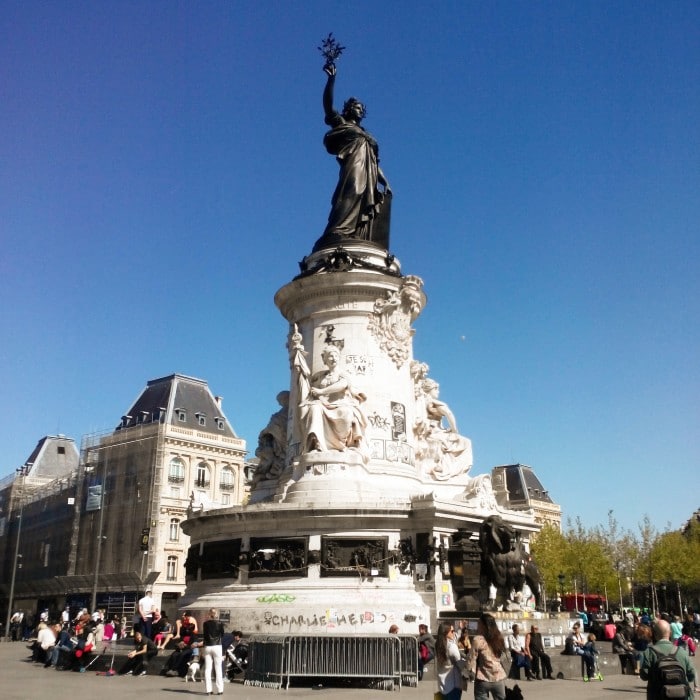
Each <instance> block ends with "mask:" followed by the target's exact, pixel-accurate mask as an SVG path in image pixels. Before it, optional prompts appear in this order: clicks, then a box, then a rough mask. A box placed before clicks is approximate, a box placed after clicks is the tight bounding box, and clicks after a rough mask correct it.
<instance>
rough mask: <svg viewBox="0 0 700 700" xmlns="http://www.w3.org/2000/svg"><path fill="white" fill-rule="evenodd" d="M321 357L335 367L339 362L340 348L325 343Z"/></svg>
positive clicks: (327, 363)
mask: <svg viewBox="0 0 700 700" xmlns="http://www.w3.org/2000/svg"><path fill="white" fill-rule="evenodd" d="M321 359H322V360H323V361H324V363H325V364H326V365H327V366H329V367H336V366H337V365H338V363H339V362H340V350H338V348H337V347H336V346H335V345H326V347H325V348H324V350H323V352H322V353H321Z"/></svg>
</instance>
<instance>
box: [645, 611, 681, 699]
mask: <svg viewBox="0 0 700 700" xmlns="http://www.w3.org/2000/svg"><path fill="white" fill-rule="evenodd" d="M653 634H654V640H655V643H654V644H652V645H650V646H649V647H647V649H646V650H645V651H644V652H643V653H642V657H641V665H640V669H639V677H640V678H641V679H642V680H643V681H648V683H647V700H661V699H662V698H665V697H669V696H668V695H667V694H664V689H663V687H662V685H661V683H662V679H660V678H659V674H658V672H657V671H658V668H659V660H660V657H663V656H668V655H675V659H676V661H677V662H678V663H679V664H680V666H682V667H683V668H684V670H685V697H686V698H687V699H688V700H689V699H690V698H692V697H693V688H692V686H691V683H693V684H694V683H695V668H694V667H693V664H692V663H691V661H690V657H689V656H688V654H687V652H686V650H685V649H682V648H679V647H677V646H675V644H674V643H673V642H672V641H671V626H670V625H669V624H668V622H666V620H657V621H656V622H655V623H654V628H653ZM667 687H668V686H667ZM671 687H673V688H675V687H676V686H671ZM679 687H682V684H679ZM673 697H682V696H681V695H680V693H679V695H677V696H673Z"/></svg>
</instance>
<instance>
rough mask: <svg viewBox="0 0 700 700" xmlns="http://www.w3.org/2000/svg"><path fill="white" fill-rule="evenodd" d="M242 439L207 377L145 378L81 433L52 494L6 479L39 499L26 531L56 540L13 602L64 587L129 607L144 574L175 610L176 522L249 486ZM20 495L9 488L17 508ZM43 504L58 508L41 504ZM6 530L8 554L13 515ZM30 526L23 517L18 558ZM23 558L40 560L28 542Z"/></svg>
mask: <svg viewBox="0 0 700 700" xmlns="http://www.w3.org/2000/svg"><path fill="white" fill-rule="evenodd" d="M245 449H246V447H245V441H244V440H242V439H240V438H239V437H238V436H237V435H236V434H235V432H234V430H233V428H232V427H231V424H230V423H229V421H228V419H227V418H226V416H225V415H224V413H223V410H222V407H221V399H220V398H218V397H215V396H214V395H213V394H212V393H211V391H210V389H209V387H208V385H207V383H206V382H205V381H203V380H201V379H196V378H193V377H187V376H184V375H180V374H172V375H169V376H166V377H162V378H160V379H155V380H152V381H149V382H148V383H147V385H146V387H145V389H144V390H143V391H142V392H141V393H140V394H139V396H138V397H137V399H136V400H135V401H134V402H133V404H132V405H131V407H130V408H129V410H128V411H127V412H126V413H125V414H124V415H123V416H122V418H121V420H120V421H119V424H118V425H117V426H116V428H115V429H114V430H113V431H111V432H109V433H104V434H99V435H89V436H86V437H85V438H84V439H83V443H82V446H81V453H80V459H79V460H78V457H77V450H75V447H74V450H75V454H74V456H75V459H74V463H73V465H72V471H71V472H69V475H68V476H65V477H62V479H63V482H65V483H64V485H63V487H62V488H61V489H59V488H58V486H55V487H53V488H54V490H55V491H57V493H58V494H59V495H56V496H54V501H55V503H54V502H53V501H51V500H50V499H48V498H43V497H41V496H39V494H38V492H35V495H36V496H37V498H35V499H34V500H32V504H31V505H30V504H29V501H28V498H27V497H26V489H27V482H28V479H29V478H28V477H26V476H25V477H16V478H13V479H12V482H13V484H14V486H13V488H14V489H15V494H16V493H17V489H18V488H24V489H25V505H24V508H25V510H26V511H27V513H29V512H30V511H31V512H32V513H33V512H34V510H36V511H37V513H36V518H34V516H32V518H34V519H35V520H36V523H35V529H36V533H35V535H34V536H33V539H36V540H37V541H39V540H41V539H42V537H44V538H45V539H46V538H49V536H51V537H54V538H56V539H57V540H58V541H60V542H61V546H58V545H55V546H52V547H51V548H50V549H49V551H50V552H51V555H50V556H48V557H47V556H44V557H43V559H41V561H47V562H48V564H47V565H46V566H44V567H43V568H42V569H41V571H40V572H38V573H37V571H34V569H32V570H31V571H30V569H29V568H25V567H23V571H22V575H21V576H18V577H17V585H16V590H15V600H17V601H18V605H19V603H20V602H21V603H22V605H23V606H24V608H26V609H27V610H33V609H35V605H39V604H40V605H41V606H44V605H45V606H46V607H50V608H51V607H60V606H62V605H63V604H64V599H66V598H67V599H68V603H69V604H70V605H71V606H72V607H74V608H76V607H81V606H83V605H84V606H86V607H91V606H93V605H97V606H98V607H104V608H106V609H108V611H110V612H112V611H114V612H120V613H124V612H126V613H127V615H128V613H129V612H133V611H134V609H135V605H136V601H137V600H138V598H139V597H140V596H141V595H143V591H144V589H145V587H146V586H149V587H151V588H152V589H153V595H154V598H155V599H156V601H157V603H158V605H159V607H162V608H164V609H166V610H167V611H168V612H169V613H170V611H173V612H174V609H175V608H176V606H177V600H178V599H179V597H180V596H181V595H182V593H183V592H184V588H185V558H186V556H187V551H188V548H189V538H188V537H187V536H186V535H185V534H184V533H183V532H182V530H181V528H180V522H181V521H182V520H184V519H185V517H186V514H187V511H188V509H190V510H191V509H193V508H194V509H197V508H205V507H216V506H219V507H221V506H227V505H234V504H239V503H241V502H243V501H244V500H245V499H246V498H247V494H248V489H249V487H248V483H247V478H246V468H245V465H244V458H245ZM54 481H57V482H58V481H60V480H56V479H54ZM19 502H20V501H19V499H18V498H17V497H15V499H14V505H13V509H14V512H17V506H18V504H19ZM59 506H60V507H59ZM47 509H52V510H51V512H52V513H53V511H56V513H54V514H53V515H50V516H49V513H48V510H47ZM59 511H60V517H59V516H58V515H57V513H59ZM64 511H65V512H64ZM41 513H45V514H46V517H43V516H42V515H41ZM10 519H11V518H10ZM16 520H17V518H15V521H16ZM28 520H29V516H28V515H25V516H24V521H25V523H26V522H28ZM6 530H7V536H5V537H0V542H2V545H1V546H2V547H3V548H2V549H0V552H5V554H4V559H3V561H4V562H7V561H8V556H9V557H10V559H11V554H7V553H8V552H10V551H11V550H12V548H13V547H14V546H15V543H16V542H17V533H16V527H15V528H14V529H13V530H12V531H10V528H6ZM29 532H30V531H29V530H28V529H27V526H26V525H25V527H24V528H23V530H22V534H21V536H20V546H19V550H20V556H21V558H22V561H25V560H27V559H28V556H27V554H25V552H28V547H29V542H28V539H27V538H28V536H29ZM47 541H48V539H47ZM37 546H38V545H36V544H33V545H32V547H33V548H34V549H36V548H37ZM37 552H39V550H37ZM43 552H44V555H45V552H46V550H43ZM59 553H60V556H59ZM31 559H32V561H33V562H34V561H39V558H37V553H36V552H34V551H33V550H32V556H31ZM34 568H36V566H34ZM7 570H8V569H7V566H5V567H4V568H3V572H4V573H3V582H2V583H3V584H5V579H6V578H7V576H6V575H5V572H6V571H7ZM6 588H7V587H6ZM39 593H41V596H40V595H39ZM15 607H17V606H15ZM20 607H21V606H20Z"/></svg>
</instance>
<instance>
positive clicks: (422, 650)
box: [418, 624, 435, 681]
mask: <svg viewBox="0 0 700 700" xmlns="http://www.w3.org/2000/svg"><path fill="white" fill-rule="evenodd" d="M434 658H435V637H433V635H432V634H430V632H428V625H424V624H420V625H418V680H419V681H420V680H422V679H423V671H424V670H425V665H426V664H427V663H429V662H430V661H432V660H433V659H434Z"/></svg>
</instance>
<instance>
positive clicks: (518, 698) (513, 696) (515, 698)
mask: <svg viewBox="0 0 700 700" xmlns="http://www.w3.org/2000/svg"><path fill="white" fill-rule="evenodd" d="M506 700H523V691H522V690H520V686H519V685H518V684H517V683H516V684H515V685H514V686H513V687H512V688H506Z"/></svg>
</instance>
